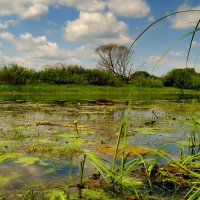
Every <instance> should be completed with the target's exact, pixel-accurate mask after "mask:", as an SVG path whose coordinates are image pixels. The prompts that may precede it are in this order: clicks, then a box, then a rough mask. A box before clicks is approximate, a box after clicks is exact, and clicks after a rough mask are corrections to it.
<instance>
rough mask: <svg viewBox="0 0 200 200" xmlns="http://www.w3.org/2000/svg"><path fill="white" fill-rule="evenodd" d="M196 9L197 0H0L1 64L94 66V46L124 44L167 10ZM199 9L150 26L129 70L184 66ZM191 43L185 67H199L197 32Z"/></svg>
mask: <svg viewBox="0 0 200 200" xmlns="http://www.w3.org/2000/svg"><path fill="white" fill-rule="evenodd" d="M187 9H199V10H200V2H199V0H123V1H122V0H17V1H8V0H0V64H11V63H17V64H19V65H23V66H25V67H28V68H34V69H37V70H38V69H43V68H44V67H46V66H49V65H54V64H56V63H65V64H78V65H81V66H83V67H85V68H95V67H98V66H97V60H98V58H97V56H96V55H95V48H96V47H98V46H100V45H103V44H108V43H116V44H119V45H126V46H127V47H128V46H130V44H131V43H132V42H133V41H134V39H135V38H136V36H137V35H138V34H139V33H140V32H141V31H142V30H143V29H144V28H145V27H147V26H148V25H149V24H151V23H152V22H154V21H155V20H156V19H158V18H160V17H161V16H164V15H165V14H167V13H170V12H174V11H180V10H187ZM199 18H200V12H190V13H185V14H179V15H176V16H172V17H170V18H168V19H165V20H164V21H162V22H161V23H159V24H157V25H156V26H154V27H152V28H151V29H150V30H149V31H147V32H146V33H145V34H144V35H143V37H141V38H140V40H139V41H138V42H137V43H136V45H135V46H134V47H133V51H134V54H133V57H132V62H133V71H134V70H136V69H138V68H139V69H140V70H147V71H148V72H150V73H151V72H153V74H156V75H161V74H164V73H166V72H167V71H169V70H171V69H173V68H181V67H185V61H186V56H187V50H188V46H189V42H190V39H191V36H189V37H187V38H185V39H183V40H181V41H180V42H179V43H177V44H176V45H174V46H173V48H171V49H170V50H169V51H168V53H167V54H166V55H165V57H164V58H163V59H162V60H161V62H160V63H159V64H158V66H157V67H156V68H155V69H154V66H155V64H156V62H157V60H158V59H159V58H160V56H161V55H162V54H163V52H164V51H165V50H166V49H167V48H168V47H170V46H172V45H173V44H174V43H175V42H176V41H177V40H178V39H179V38H180V37H181V36H183V35H184V34H187V33H189V32H190V31H192V29H193V28H194V27H195V25H196V23H197V21H198V20H199ZM198 35H199V34H198V33H197V34H196V36H195V40H194V42H193V45H192V51H191V57H190V59H189V64H188V67H195V69H196V70H197V71H198V72H200V65H199V64H200V56H199V54H200V51H199V49H200V48H199V47H200V37H199V36H198Z"/></svg>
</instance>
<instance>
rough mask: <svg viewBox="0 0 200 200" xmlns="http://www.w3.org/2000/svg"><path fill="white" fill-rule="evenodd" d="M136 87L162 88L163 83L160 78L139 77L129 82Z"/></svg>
mask: <svg viewBox="0 0 200 200" xmlns="http://www.w3.org/2000/svg"><path fill="white" fill-rule="evenodd" d="M131 84H133V85H134V86H136V87H163V82H162V80H161V79H160V78H155V77H151V76H150V77H140V78H138V79H134V81H132V82H131Z"/></svg>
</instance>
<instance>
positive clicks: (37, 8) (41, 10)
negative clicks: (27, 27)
mask: <svg viewBox="0 0 200 200" xmlns="http://www.w3.org/2000/svg"><path fill="white" fill-rule="evenodd" d="M48 10H49V9H48V6H47V5H44V4H35V5H32V6H30V7H29V8H28V9H27V10H26V11H24V12H23V13H21V18H22V19H39V18H40V16H41V15H43V14H46V13H48Z"/></svg>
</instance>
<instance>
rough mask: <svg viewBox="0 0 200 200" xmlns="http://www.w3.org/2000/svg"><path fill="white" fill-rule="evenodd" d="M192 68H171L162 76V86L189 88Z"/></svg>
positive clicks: (192, 72) (190, 86)
mask: <svg viewBox="0 0 200 200" xmlns="http://www.w3.org/2000/svg"><path fill="white" fill-rule="evenodd" d="M192 74H194V71H193V70H189V69H187V68H186V69H173V70H171V71H170V72H168V73H167V74H166V75H165V76H164V78H163V82H164V86H166V87H176V88H182V89H183V88H184V89H189V88H192Z"/></svg>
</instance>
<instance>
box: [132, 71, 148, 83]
mask: <svg viewBox="0 0 200 200" xmlns="http://www.w3.org/2000/svg"><path fill="white" fill-rule="evenodd" d="M147 77H150V74H149V73H148V72H146V71H136V72H134V73H133V74H132V75H131V76H130V80H133V81H134V80H135V79H139V78H147Z"/></svg>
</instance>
